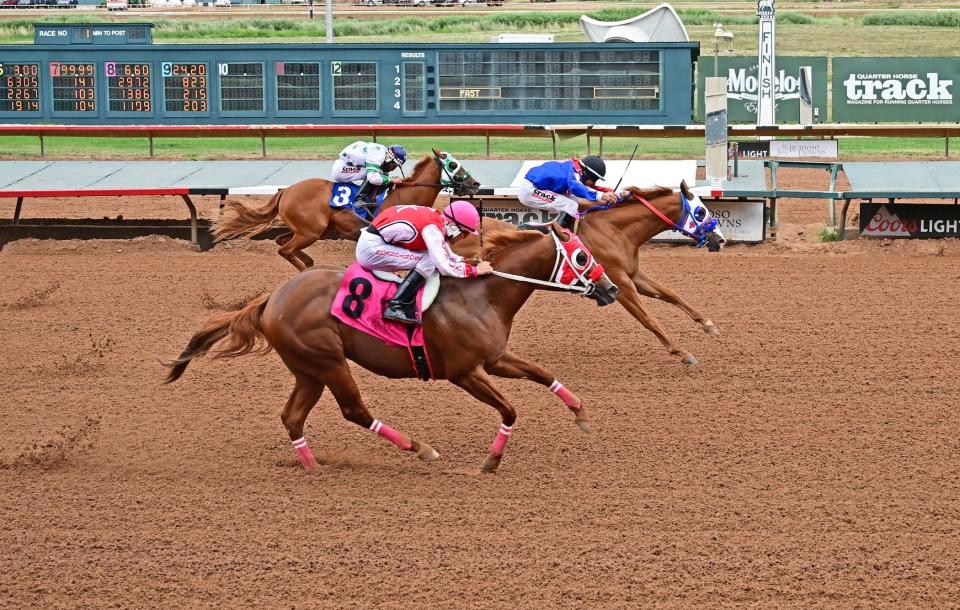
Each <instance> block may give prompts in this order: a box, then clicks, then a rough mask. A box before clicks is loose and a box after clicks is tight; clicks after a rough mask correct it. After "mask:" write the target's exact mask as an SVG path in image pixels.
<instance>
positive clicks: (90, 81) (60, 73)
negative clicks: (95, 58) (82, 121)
mask: <svg viewBox="0 0 960 610" xmlns="http://www.w3.org/2000/svg"><path fill="white" fill-rule="evenodd" d="M96 72H97V71H96V66H95V65H94V64H88V63H83V64H74V63H60V62H58V61H51V62H50V79H51V80H52V81H53V111H54V112H96V110H97V99H96V97H97V76H96Z"/></svg>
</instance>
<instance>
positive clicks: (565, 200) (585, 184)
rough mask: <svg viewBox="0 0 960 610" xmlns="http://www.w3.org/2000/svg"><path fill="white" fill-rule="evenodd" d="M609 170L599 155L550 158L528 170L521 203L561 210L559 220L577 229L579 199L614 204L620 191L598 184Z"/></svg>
mask: <svg viewBox="0 0 960 610" xmlns="http://www.w3.org/2000/svg"><path fill="white" fill-rule="evenodd" d="M606 173H607V164H606V163H604V162H603V159H601V158H600V157H597V156H589V157H585V158H584V159H583V160H582V161H581V160H579V159H576V158H574V159H567V160H566V161H547V162H546V163H543V164H541V165H538V166H536V167H532V168H530V169H529V170H528V171H527V174H526V176H524V178H523V180H521V182H520V192H519V194H518V195H517V199H519V200H520V203H522V204H524V205H527V206H530V207H531V208H537V209H539V210H549V211H551V212H559V213H560V215H559V216H558V217H557V219H556V223H557V224H559V225H560V226H561V227H563V228H565V229H570V230H573V228H574V226H575V224H576V221H577V220H578V219H579V218H580V213H579V208H580V204H579V203H578V202H577V199H585V200H587V201H591V202H604V203H614V202H616V201H617V194H616V193H614V192H613V189H609V188H607V187H605V186H597V181H598V180H602V179H603V177H604V176H605V175H606Z"/></svg>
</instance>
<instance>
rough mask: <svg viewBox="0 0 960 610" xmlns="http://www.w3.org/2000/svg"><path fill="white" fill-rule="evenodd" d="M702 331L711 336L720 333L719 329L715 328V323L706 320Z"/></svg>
mask: <svg viewBox="0 0 960 610" xmlns="http://www.w3.org/2000/svg"><path fill="white" fill-rule="evenodd" d="M703 332H705V333H707V334H708V335H710V336H711V337H716V336H718V335H719V334H720V329H719V328H717V325H716V324H714V323H713V322H711V321H710V320H707V321H706V322H705V323H704V325H703Z"/></svg>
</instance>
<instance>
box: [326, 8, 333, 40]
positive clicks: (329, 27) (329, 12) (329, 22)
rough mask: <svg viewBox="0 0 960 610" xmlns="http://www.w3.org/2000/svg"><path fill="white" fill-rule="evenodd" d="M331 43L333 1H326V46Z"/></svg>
mask: <svg viewBox="0 0 960 610" xmlns="http://www.w3.org/2000/svg"><path fill="white" fill-rule="evenodd" d="M332 42H333V0H327V44H331V43H332Z"/></svg>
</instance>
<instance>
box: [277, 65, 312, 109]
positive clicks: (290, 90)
mask: <svg viewBox="0 0 960 610" xmlns="http://www.w3.org/2000/svg"><path fill="white" fill-rule="evenodd" d="M276 71H277V110H313V111H316V112H319V111H320V64H318V63H291V62H282V61H278V62H277V64H276Z"/></svg>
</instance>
